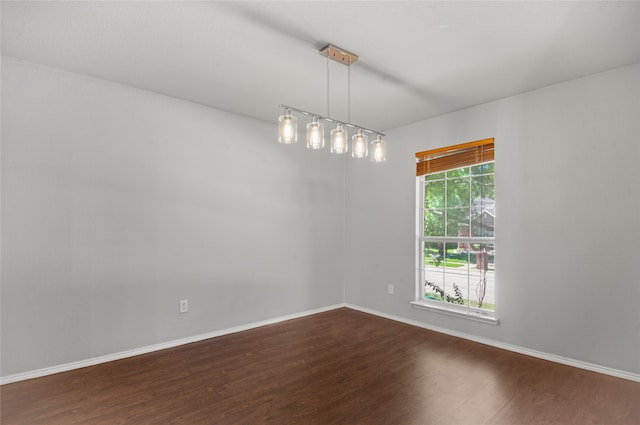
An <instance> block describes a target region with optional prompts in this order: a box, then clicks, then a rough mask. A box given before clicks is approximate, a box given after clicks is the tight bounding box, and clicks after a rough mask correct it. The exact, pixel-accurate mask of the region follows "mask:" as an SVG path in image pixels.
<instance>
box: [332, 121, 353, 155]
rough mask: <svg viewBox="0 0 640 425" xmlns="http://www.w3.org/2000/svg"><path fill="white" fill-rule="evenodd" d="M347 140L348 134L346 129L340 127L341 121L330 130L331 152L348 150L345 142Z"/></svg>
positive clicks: (341, 152) (340, 152) (339, 152)
mask: <svg viewBox="0 0 640 425" xmlns="http://www.w3.org/2000/svg"><path fill="white" fill-rule="evenodd" d="M347 140H349V134H348V133H347V130H345V129H344V128H343V127H342V123H338V125H336V128H334V129H333V130H331V153H336V154H343V153H347V151H348V150H349V145H348V144H347Z"/></svg>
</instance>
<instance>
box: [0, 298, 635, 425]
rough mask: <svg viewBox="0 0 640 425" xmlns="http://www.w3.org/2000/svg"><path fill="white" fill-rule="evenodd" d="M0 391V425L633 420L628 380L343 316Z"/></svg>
mask: <svg viewBox="0 0 640 425" xmlns="http://www.w3.org/2000/svg"><path fill="white" fill-rule="evenodd" d="M0 397H1V415H0V423H1V424H2V425H18V424H20V425H22V424H25V425H26V424H28V425H41V424H42V425H44V424H46V425H57V424H61V425H62V424H64V425H69V424H91V425H116V424H162V425H165V424H188V425H200V424H219V425H223V424H242V425H258V424H302V425H313V424H318V425H328V424H341V425H346V424H349V425H353V424H363V425H376V424H380V425H404V424H407V425H413V424H415V425H418V424H420V425H427V424H441V425H456V424H470V425H482V424H495V425H501V424H505V425H507V424H508V425H527V424H545V425H546V424H562V425H571V424H580V425H586V424H606V425H616V424H625V425H638V424H640V383H637V382H632V381H627V380H623V379H619V378H614V377H611V376H607V375H601V374H597V373H593V372H589V371H585V370H581V369H576V368H572V367H569V366H564V365H560V364H556V363H552V362H548V361H544V360H540V359H536V358H532V357H528V356H524V355H521V354H516V353H513V352H509V351H504V350H500V349H497V348H493V347H489V346H485V345H482V344H477V343H474V342H470V341H466V340H462V339H459V338H455V337H451V336H447V335H443V334H439V333H436V332H432V331H428V330H425V329H421V328H417V327H413V326H409V325H406V324H402V323H398V322H394V321H391V320H387V319H383V318H380V317H376V316H372V315H369V314H366V313H362V312H358V311H354V310H351V309H346V308H342V309H338V310H332V311H329V312H326V313H320V314H316V315H313V316H307V317H304V318H300V319H296V320H291V321H287V322H282V323H279V324H275V325H270V326H265V327H261V328H257V329H253V330H249V331H244V332H239V333H235V334H230V335H226V336H222V337H218V338H213V339H209V340H206V341H201V342H197V343H193V344H188V345H184V346H181V347H176V348H172V349H168V350H163V351H159V352H155V353H151V354H145V355H142V356H137V357H132V358H128V359H124V360H119V361H114V362H111V363H106V364H102V365H97V366H92V367H87V368H83V369H78V370H74V371H70V372H65V373H60V374H56V375H51V376H46V377H42V378H37V379H32V380H28V381H23V382H17V383H13V384H8V385H4V386H2V387H1V389H0Z"/></svg>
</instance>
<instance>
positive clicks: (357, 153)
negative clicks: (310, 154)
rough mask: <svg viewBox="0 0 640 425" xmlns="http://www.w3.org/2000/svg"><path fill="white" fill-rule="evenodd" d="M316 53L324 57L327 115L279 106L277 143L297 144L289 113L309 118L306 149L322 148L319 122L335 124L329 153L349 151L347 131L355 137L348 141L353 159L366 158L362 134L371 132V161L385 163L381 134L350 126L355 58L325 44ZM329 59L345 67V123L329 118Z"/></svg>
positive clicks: (384, 148) (321, 132) (294, 120)
mask: <svg viewBox="0 0 640 425" xmlns="http://www.w3.org/2000/svg"><path fill="white" fill-rule="evenodd" d="M320 54H321V55H323V56H326V57H327V114H326V116H322V115H320V114H316V113H313V112H308V111H305V110H302V109H298V108H294V107H292V106H287V105H280V106H279V107H280V108H283V110H284V113H283V115H280V118H279V119H278V142H280V143H283V144H292V143H296V142H297V141H298V127H297V119H296V117H295V116H294V115H293V114H292V111H295V112H298V113H300V114H303V115H307V116H309V117H312V120H311V122H310V123H308V124H307V148H309V149H322V148H324V145H325V141H324V126H323V124H322V123H321V122H320V121H325V122H329V123H333V124H336V127H335V128H334V129H333V130H331V140H330V150H331V153H335V154H343V153H347V152H348V151H349V134H348V131H347V128H352V129H354V130H356V132H357V133H356V134H355V135H354V136H353V137H352V138H351V144H352V151H351V156H352V157H353V158H366V157H367V155H368V153H369V146H368V138H367V135H366V134H365V133H371V134H373V135H375V136H376V139H375V140H374V141H372V142H371V161H372V162H383V161H385V160H386V146H385V143H384V140H382V137H383V136H384V134H383V133H380V132H379V131H375V130H370V129H368V128H365V127H363V126H361V125H355V124H351V123H350V122H349V121H350V120H351V68H350V67H351V65H353V64H354V63H355V62H356V61H357V60H358V56H357V55H355V54H353V53H351V52H348V51H346V50H344V49H340V48H339V47H336V46H333V45H331V44H327V45H326V46H325V47H323V48H322V49H320ZM329 59H331V60H334V61H336V62H339V63H341V64H343V65H346V66H347V121H341V120H338V119H335V118H331V117H330V84H331V74H330V67H329Z"/></svg>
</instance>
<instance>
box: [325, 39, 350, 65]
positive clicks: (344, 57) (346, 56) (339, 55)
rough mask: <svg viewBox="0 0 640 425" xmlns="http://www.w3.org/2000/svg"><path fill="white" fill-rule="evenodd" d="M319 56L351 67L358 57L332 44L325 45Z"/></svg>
mask: <svg viewBox="0 0 640 425" xmlns="http://www.w3.org/2000/svg"><path fill="white" fill-rule="evenodd" d="M320 54H321V55H322V56H326V57H328V58H329V59H331V60H334V61H336V62H340V63H341V64H343V65H346V66H350V65H353V64H354V63H356V61H357V60H358V55H356V54H355V53H351V52H348V51H346V50H344V49H341V48H340V47H336V46H334V45H333V44H327V45H326V46H324V47H323V48H322V49H320Z"/></svg>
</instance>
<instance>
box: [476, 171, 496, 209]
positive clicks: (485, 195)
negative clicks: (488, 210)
mask: <svg viewBox="0 0 640 425" xmlns="http://www.w3.org/2000/svg"><path fill="white" fill-rule="evenodd" d="M493 177H494V176H493V174H490V175H486V176H478V177H472V178H471V199H472V203H474V204H475V203H476V202H478V200H479V199H484V200H491V201H492V202H493V200H494V189H493Z"/></svg>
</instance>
